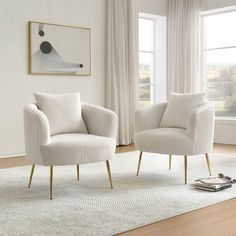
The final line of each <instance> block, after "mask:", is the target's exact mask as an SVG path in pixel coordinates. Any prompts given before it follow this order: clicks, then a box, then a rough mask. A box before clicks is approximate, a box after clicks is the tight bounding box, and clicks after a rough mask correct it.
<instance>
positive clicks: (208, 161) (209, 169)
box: [205, 153, 211, 176]
mask: <svg viewBox="0 0 236 236" xmlns="http://www.w3.org/2000/svg"><path fill="white" fill-rule="evenodd" d="M205 156H206V161H207V167H208V171H209V174H210V176H211V165H210V160H209V156H208V153H205Z"/></svg>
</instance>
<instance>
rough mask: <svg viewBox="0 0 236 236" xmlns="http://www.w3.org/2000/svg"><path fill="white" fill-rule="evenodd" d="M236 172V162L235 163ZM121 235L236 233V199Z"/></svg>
mask: <svg viewBox="0 0 236 236" xmlns="http://www.w3.org/2000/svg"><path fill="white" fill-rule="evenodd" d="M134 150H135V148H134V146H133V145H130V146H120V147H118V148H117V151H116V152H117V153H121V152H129V151H134ZM213 153H215V154H223V155H230V156H235V158H236V146H234V145H223V144H215V145H214V149H213ZM29 164H30V162H29V161H27V160H26V159H25V158H24V157H16V158H5V159H0V168H11V167H16V166H22V165H29ZM235 173H236V166H235ZM119 235H120V236H236V199H232V200H228V201H225V202H222V203H218V204H215V205H212V206H209V207H205V208H202V209H199V210H195V211H192V212H189V213H186V214H182V215H180V216H175V217H172V218H169V219H166V220H163V221H160V222H157V223H153V224H150V225H147V226H144V227H141V228H137V229H135V230H131V231H128V232H125V233H122V234H119Z"/></svg>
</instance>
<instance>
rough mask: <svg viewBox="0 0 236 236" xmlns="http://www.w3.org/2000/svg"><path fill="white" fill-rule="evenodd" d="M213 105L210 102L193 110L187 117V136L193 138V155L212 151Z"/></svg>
mask: <svg viewBox="0 0 236 236" xmlns="http://www.w3.org/2000/svg"><path fill="white" fill-rule="evenodd" d="M214 110H215V109H214V105H213V104H212V103H210V102H207V103H206V104H204V105H202V106H199V107H197V108H196V109H194V110H193V111H192V112H191V114H190V115H189V117H188V122H187V135H188V136H190V137H192V138H193V145H194V146H193V150H194V153H196V154H197V153H199V154H200V153H204V152H205V153H207V152H210V151H211V150H212V147H213V139H214V128H215V111H214Z"/></svg>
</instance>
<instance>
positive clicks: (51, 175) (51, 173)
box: [50, 166, 53, 199]
mask: <svg viewBox="0 0 236 236" xmlns="http://www.w3.org/2000/svg"><path fill="white" fill-rule="evenodd" d="M52 181H53V166H50V199H52Z"/></svg>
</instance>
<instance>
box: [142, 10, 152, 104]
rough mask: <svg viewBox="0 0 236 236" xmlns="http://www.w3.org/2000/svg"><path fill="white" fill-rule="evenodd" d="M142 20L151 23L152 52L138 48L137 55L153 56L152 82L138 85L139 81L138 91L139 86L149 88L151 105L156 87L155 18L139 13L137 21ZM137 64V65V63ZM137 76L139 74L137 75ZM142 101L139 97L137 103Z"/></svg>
mask: <svg viewBox="0 0 236 236" xmlns="http://www.w3.org/2000/svg"><path fill="white" fill-rule="evenodd" d="M140 19H144V20H150V21H152V22H153V50H150V51H148V50H140V48H138V55H140V53H147V54H151V55H153V80H151V78H150V83H140V80H139V89H140V86H141V85H143V86H150V104H153V103H154V102H155V87H156V53H157V52H156V16H155V15H152V14H147V13H139V16H138V20H140ZM138 64H139V63H138ZM138 74H139V73H138ZM140 101H142V100H140V97H139V102H140Z"/></svg>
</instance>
